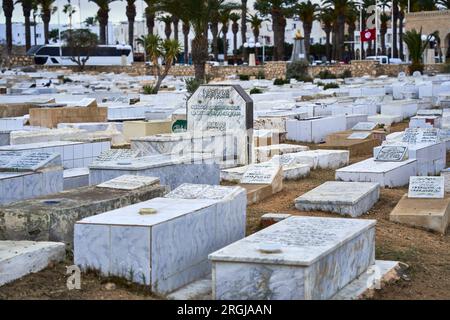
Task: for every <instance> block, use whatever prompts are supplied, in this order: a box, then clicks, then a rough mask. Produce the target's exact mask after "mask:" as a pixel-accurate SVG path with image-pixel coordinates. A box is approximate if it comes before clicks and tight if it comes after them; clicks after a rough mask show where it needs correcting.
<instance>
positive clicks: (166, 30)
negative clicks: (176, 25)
mask: <svg viewBox="0 0 450 320" xmlns="http://www.w3.org/2000/svg"><path fill="white" fill-rule="evenodd" d="M164 24H165V27H164V33H165V35H166V39H170V35H171V34H172V27H171V26H170V22H165V23H164Z"/></svg>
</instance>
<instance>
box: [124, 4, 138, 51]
mask: <svg viewBox="0 0 450 320" xmlns="http://www.w3.org/2000/svg"><path fill="white" fill-rule="evenodd" d="M126 1H127V7H126V15H127V19H128V44H129V45H130V46H132V47H133V41H134V20H135V19H136V4H135V2H136V0H126Z"/></svg>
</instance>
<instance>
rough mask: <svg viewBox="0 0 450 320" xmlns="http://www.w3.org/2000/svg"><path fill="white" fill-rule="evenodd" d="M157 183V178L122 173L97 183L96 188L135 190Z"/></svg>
mask: <svg viewBox="0 0 450 320" xmlns="http://www.w3.org/2000/svg"><path fill="white" fill-rule="evenodd" d="M158 183H159V178H155V177H146V176H132V175H123V176H120V177H117V178H114V179H112V180H109V181H106V182H103V183H102V184H99V185H98V186H97V187H98V188H108V189H119V190H135V189H139V188H142V187H145V186H149V185H154V184H158Z"/></svg>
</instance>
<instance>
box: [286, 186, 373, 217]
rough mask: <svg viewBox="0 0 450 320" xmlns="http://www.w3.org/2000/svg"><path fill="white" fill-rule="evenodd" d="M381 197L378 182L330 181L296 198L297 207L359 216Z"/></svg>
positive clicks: (304, 209) (305, 209)
mask: <svg viewBox="0 0 450 320" xmlns="http://www.w3.org/2000/svg"><path fill="white" fill-rule="evenodd" d="M379 198H380V186H379V184H378V183H372V182H340V181H328V182H325V183H324V184H322V185H320V186H318V187H317V188H315V189H313V190H311V191H309V192H307V193H305V194H303V195H302V196H300V197H298V198H297V199H295V207H296V208H297V209H298V210H302V211H315V210H317V211H325V212H334V213H338V214H341V215H349V216H351V217H358V216H360V215H362V214H364V213H366V212H367V211H369V210H370V209H371V208H372V207H373V206H374V205H375V203H377V201H378V199H379Z"/></svg>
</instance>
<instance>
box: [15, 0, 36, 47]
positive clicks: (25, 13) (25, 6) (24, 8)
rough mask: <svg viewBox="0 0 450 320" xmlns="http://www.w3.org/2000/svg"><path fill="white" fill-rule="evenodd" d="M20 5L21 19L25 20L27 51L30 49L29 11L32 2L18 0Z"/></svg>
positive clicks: (31, 7) (29, 0) (31, 8)
mask: <svg viewBox="0 0 450 320" xmlns="http://www.w3.org/2000/svg"><path fill="white" fill-rule="evenodd" d="M17 2H20V3H21V4H22V11H23V17H24V20H25V49H26V50H27V51H28V49H30V47H31V20H30V17H31V11H32V10H33V2H35V1H34V0H18V1H17Z"/></svg>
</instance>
